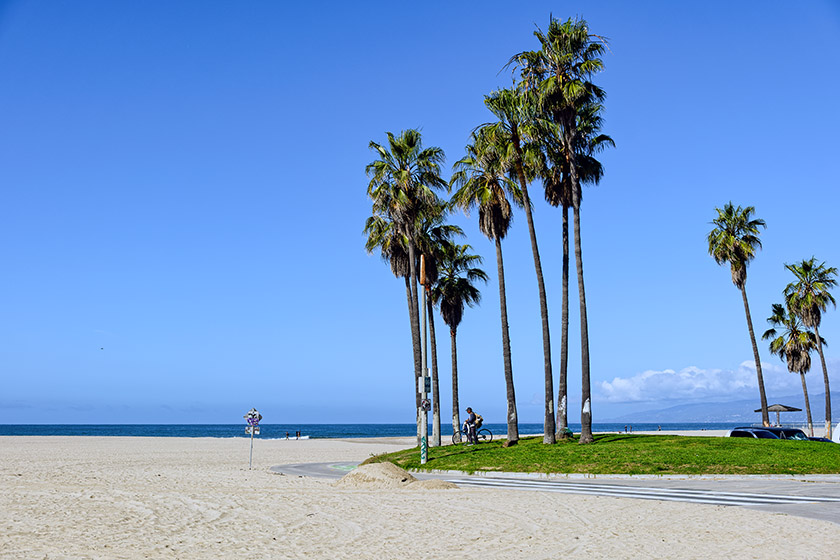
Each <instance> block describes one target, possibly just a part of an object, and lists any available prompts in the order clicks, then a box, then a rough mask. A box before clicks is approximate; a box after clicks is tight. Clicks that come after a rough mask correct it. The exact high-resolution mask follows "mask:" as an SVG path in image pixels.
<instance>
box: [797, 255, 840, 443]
mask: <svg viewBox="0 0 840 560" xmlns="http://www.w3.org/2000/svg"><path fill="white" fill-rule="evenodd" d="M785 268H787V269H788V270H790V271H791V272H793V274H794V276H796V282H791V283H790V284H788V285H787V287H786V288H785V300H786V302H787V304H788V306H789V307H790V308H791V309H793V311H794V312H795V313H796V314H797V315H798V316H799V317H800V318H801V319H802V322H803V323H805V326H806V327H809V328H812V329H814V333H815V335H816V337H817V343H818V344H817V352H818V353H819V355H820V363H821V364H822V371H823V382H824V383H825V437H827V438H831V391H830V388H829V386H828V369H827V368H826V365H825V355H824V354H823V349H822V347H823V342H824V341H823V339H822V337H820V322H821V321H822V314H823V312H825V310H826V307H828V304H829V303H830V304H832V305H834V306H835V307H836V306H837V302H836V301H835V300H834V296H832V295H831V293H830V292H829V290H830V289H831V288H833V287H834V286H836V285H837V269H836V268H834V267H828V268H826V266H825V263H824V262H823V263H820V264H817V261H816V259H815V258H814V257H811V258H810V259H808V260H803V261H802V262H801V263H797V264H786V265H785Z"/></svg>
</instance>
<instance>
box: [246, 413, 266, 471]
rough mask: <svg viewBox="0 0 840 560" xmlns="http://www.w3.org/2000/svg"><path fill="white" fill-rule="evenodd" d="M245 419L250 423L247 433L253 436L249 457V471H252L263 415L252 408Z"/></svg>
mask: <svg viewBox="0 0 840 560" xmlns="http://www.w3.org/2000/svg"><path fill="white" fill-rule="evenodd" d="M243 418H244V419H245V420H246V421H247V422H248V425H247V426H246V427H245V433H246V434H250V435H251V452H250V454H249V455H248V469H249V470H250V469H251V465H252V464H253V460H254V436H255V435H257V436H258V435H260V420H262V414H260V413H259V412H257V409H256V408H252V409H251V410H249V411H248V412H246V413H245V416H243Z"/></svg>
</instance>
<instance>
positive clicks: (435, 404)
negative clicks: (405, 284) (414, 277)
mask: <svg viewBox="0 0 840 560" xmlns="http://www.w3.org/2000/svg"><path fill="white" fill-rule="evenodd" d="M426 304H427V306H428V308H429V340H430V341H431V343H432V442H431V446H432V447H440V385H439V384H438V363H437V343H436V342H435V314H434V311H435V308H434V306H433V305H432V298H431V297H428V298H426Z"/></svg>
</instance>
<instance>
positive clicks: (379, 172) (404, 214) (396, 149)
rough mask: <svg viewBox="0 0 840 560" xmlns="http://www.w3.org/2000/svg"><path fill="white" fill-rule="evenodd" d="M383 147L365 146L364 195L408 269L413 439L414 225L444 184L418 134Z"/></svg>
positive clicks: (416, 336) (435, 151)
mask: <svg viewBox="0 0 840 560" xmlns="http://www.w3.org/2000/svg"><path fill="white" fill-rule="evenodd" d="M386 134H387V136H388V146H387V147H386V146H382V145H380V144H377V143H376V142H373V141H371V142H370V144H369V147H370V148H371V149H372V150H373V151H374V152H375V153H376V154H377V156H378V159H376V160H374V161H372V162H371V163H370V164H368V165H367V167H366V168H365V172H366V173H367V174H368V175H369V176H371V180H370V183H369V185H368V196H369V197H370V198H371V199H372V200H373V210H374V213H377V214H379V215H382V216H385V217H387V219H389V220H390V221H391V222H392V223H393V225H394V227H395V228H396V230H397V231H398V232H399V233H400V234H401V235H402V236H403V237H404V238H405V242H406V245H407V249H408V264H409V270H410V277H411V281H410V282H409V284H410V286H409V287H410V292H411V297H410V300H411V301H410V307H411V313H410V315H411V317H410V318H411V332H412V341H413V344H412V345H413V349H414V377H415V383H414V386H415V404H416V408H417V424H418V426H417V428H418V438H419V437H420V436H419V434H420V392H419V391H418V389H417V379H419V378H420V376H421V375H422V372H421V352H420V312H419V305H418V302H417V295H418V294H417V282H418V270H417V265H416V263H417V256H416V239H415V238H416V227H417V224H418V222H419V220H420V217H421V216H422V215H423V213H424V212H425V211H426V210H427V209H428V208H429V207H430V206H433V205H434V204H435V203H436V202H437V196H436V195H435V193H434V189H441V188H444V187H445V186H446V183H445V181H444V180H443V179H442V178H441V177H440V165H441V163H442V162H443V161H444V153H443V150H441V149H440V148H437V147H431V148H423V143H422V139H421V137H420V132H419V131H417V130H414V129H409V130H404V131H402V132H401V133H400V135H399V136H394V134H393V133H391V132H387V133H386Z"/></svg>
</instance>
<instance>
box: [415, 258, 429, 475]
mask: <svg viewBox="0 0 840 560" xmlns="http://www.w3.org/2000/svg"><path fill="white" fill-rule="evenodd" d="M420 286H421V287H422V290H423V305H422V307H423V328H422V330H421V331H420V332H421V339H422V342H421V344H422V346H423V353H422V358H421V365H420V379H419V380H418V384H419V385H420V386H419V387H417V390H418V391H420V393H421V395H422V398H421V399H420V411H419V412H420V464H421V465H425V464H426V460H427V459H428V455H429V409H430V408H431V402H430V401H429V385H430V383H429V381H430V379H429V368H428V367H427V365H426V364H427V359H426V346H427V344H426V342H427V339H428V336H427V334H426V258H425V256H424V255H420Z"/></svg>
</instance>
